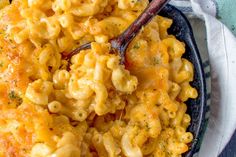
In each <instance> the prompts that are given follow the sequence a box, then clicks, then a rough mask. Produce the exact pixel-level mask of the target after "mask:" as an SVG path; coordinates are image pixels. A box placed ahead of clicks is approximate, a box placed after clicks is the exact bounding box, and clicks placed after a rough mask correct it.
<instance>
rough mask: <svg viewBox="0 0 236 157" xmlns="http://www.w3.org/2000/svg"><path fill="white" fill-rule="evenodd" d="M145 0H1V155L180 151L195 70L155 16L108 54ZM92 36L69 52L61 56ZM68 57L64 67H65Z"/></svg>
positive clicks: (83, 156)
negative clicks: (122, 50)
mask: <svg viewBox="0 0 236 157" xmlns="http://www.w3.org/2000/svg"><path fill="white" fill-rule="evenodd" d="M148 3H149V2H148V0H13V2H12V3H11V4H9V2H8V1H7V0H2V1H1V2H0V9H1V10H0V157H181V156H182V154H183V153H185V152H186V151H188V149H189V144H190V143H191V141H192V140H193V135H192V133H190V132H188V131H186V130H187V128H188V126H189V124H190V121H191V118H190V116H189V115H188V114H187V113H186V110H187V105H186V104H185V101H186V100H188V99H189V98H196V97H197V96H198V93H197V91H196V89H195V88H193V87H192V86H191V85H190V82H191V81H193V74H194V68H193V65H192V64H191V63H190V62H189V61H188V60H186V59H184V58H182V55H183V53H184V52H185V45H184V43H182V42H180V41H178V40H177V39H176V38H175V37H174V36H173V35H169V34H168V33H167V29H168V28H169V27H170V26H171V24H172V20H171V19H168V18H165V17H161V16H157V17H155V18H154V19H153V20H152V21H151V22H150V23H149V24H148V25H147V26H146V27H144V28H143V29H142V31H141V32H140V33H139V35H138V36H137V37H136V38H135V39H134V40H133V41H132V43H131V44H130V45H129V47H128V49H127V53H126V64H125V66H124V65H120V64H119V61H120V57H119V56H118V55H117V54H111V53H110V49H111V45H110V43H109V40H110V39H112V38H114V37H117V36H118V35H119V34H121V33H122V32H123V31H124V30H125V29H126V28H127V27H128V26H129V25H130V24H131V23H132V22H133V21H134V20H135V19H136V18H137V17H138V16H139V15H140V14H141V12H142V11H143V10H144V9H145V7H146V6H147V5H148ZM88 42H92V43H91V49H88V50H82V51H81V52H80V53H79V54H77V55H75V56H73V57H72V59H71V63H69V62H68V61H67V60H64V59H63V57H62V56H63V55H62V54H68V53H70V52H71V51H72V50H74V49H75V48H77V47H79V46H81V45H82V44H85V43H88ZM68 64H70V65H69V66H70V70H68V69H67V67H68Z"/></svg>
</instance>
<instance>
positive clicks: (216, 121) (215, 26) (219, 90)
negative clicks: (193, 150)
mask: <svg viewBox="0 0 236 157" xmlns="http://www.w3.org/2000/svg"><path fill="white" fill-rule="evenodd" d="M171 4H173V5H175V6H176V7H177V8H179V9H180V10H182V11H183V12H184V13H185V14H187V15H190V16H188V17H189V18H190V19H193V18H194V17H195V18H196V17H198V18H200V19H202V20H204V21H205V26H206V36H207V40H206V44H207V47H208V55H209V60H210V66H211V89H212V90H211V104H210V115H209V124H208V127H207V130H206V133H205V135H204V138H203V142H202V145H201V149H200V152H198V153H197V154H195V155H194V157H195V156H198V157H217V156H218V155H219V154H220V153H221V152H222V150H223V149H224V147H225V146H226V144H227V143H228V142H229V140H230V138H231V136H232V134H233V133H234V130H235V128H236V38H235V36H234V35H233V34H232V33H231V32H230V31H229V29H228V28H227V27H226V26H224V25H223V24H222V23H221V22H220V21H218V20H217V19H216V18H215V15H216V5H215V3H214V0H190V1H189V0H172V1H171ZM193 21H194V20H193ZM198 21H200V20H198ZM197 23H198V22H196V21H195V24H197ZM193 28H194V32H197V33H196V34H195V36H198V37H199V34H204V31H205V29H201V28H199V27H196V26H195V27H194V26H193ZM196 29H197V30H196ZM203 38H204V37H203ZM203 38H202V39H200V40H201V41H197V42H198V43H200V45H199V44H198V46H200V47H201V46H204V43H203V42H204V39H203ZM197 40H199V39H197ZM201 43H202V44H203V45H201ZM200 47H199V49H200V53H201V57H202V60H203V61H205V60H207V59H208V58H207V54H206V53H207V51H201V50H203V49H202V48H200ZM205 70H206V69H205ZM205 72H206V71H205ZM208 83H209V82H208ZM208 88H210V86H209V84H208Z"/></svg>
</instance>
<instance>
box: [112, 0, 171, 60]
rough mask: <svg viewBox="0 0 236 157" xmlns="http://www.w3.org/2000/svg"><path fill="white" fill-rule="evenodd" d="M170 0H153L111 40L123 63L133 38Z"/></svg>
mask: <svg viewBox="0 0 236 157" xmlns="http://www.w3.org/2000/svg"><path fill="white" fill-rule="evenodd" d="M169 1H170V0H152V1H151V3H149V5H148V6H147V8H146V9H145V10H144V12H143V13H142V14H141V15H140V16H139V17H138V18H137V19H136V20H135V21H134V22H133V23H132V24H131V25H130V26H129V27H128V28H127V29H126V30H125V31H124V32H123V33H122V34H121V35H120V36H118V37H117V38H115V39H112V40H111V46H112V48H113V49H115V50H116V51H118V52H119V53H120V56H121V64H122V63H124V59H125V50H126V48H127V47H128V45H129V43H130V42H131V41H132V39H133V38H134V37H135V36H136V35H137V34H138V33H139V31H140V30H141V29H142V27H144V26H145V25H146V24H148V23H149V22H150V21H151V19H152V18H153V17H155V16H156V15H157V13H158V12H159V11H160V10H161V9H162V8H163V7H164V6H165V5H166V4H167V3H168V2H169Z"/></svg>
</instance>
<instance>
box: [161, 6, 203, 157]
mask: <svg viewBox="0 0 236 157" xmlns="http://www.w3.org/2000/svg"><path fill="white" fill-rule="evenodd" d="M159 15H161V16H164V17H168V18H171V19H172V20H173V24H172V26H171V28H170V29H169V30H168V32H169V34H173V35H175V36H176V38H177V39H179V40H180V41H183V42H184V43H185V44H186V52H185V54H184V56H183V57H184V58H186V59H188V60H189V61H191V62H192V64H193V65H194V81H193V82H192V83H191V85H192V86H193V87H195V88H196V89H197V91H198V93H199V96H198V98H197V99H191V100H188V101H187V102H186V104H187V106H188V111H187V112H188V114H190V116H191V118H192V121H191V125H190V127H189V129H188V131H190V132H192V133H193V134H194V141H193V142H192V144H191V149H190V150H189V151H188V152H187V153H186V154H185V155H184V156H185V157H192V156H193V154H195V153H196V152H198V151H199V149H200V144H201V141H202V138H203V134H204V131H205V126H206V125H205V124H204V123H205V113H206V101H207V98H206V95H207V94H206V82H205V76H204V72H203V68H202V62H201V58H200V54H199V51H198V48H197V45H196V43H195V40H194V36H193V32H192V28H191V26H190V23H189V22H188V20H187V18H186V17H185V15H183V13H181V12H180V11H179V10H178V9H176V8H175V7H173V6H171V5H167V6H165V7H164V8H163V9H162V11H161V12H160V13H159Z"/></svg>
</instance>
